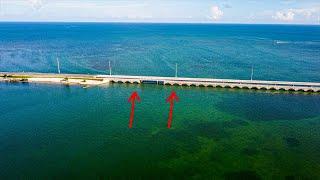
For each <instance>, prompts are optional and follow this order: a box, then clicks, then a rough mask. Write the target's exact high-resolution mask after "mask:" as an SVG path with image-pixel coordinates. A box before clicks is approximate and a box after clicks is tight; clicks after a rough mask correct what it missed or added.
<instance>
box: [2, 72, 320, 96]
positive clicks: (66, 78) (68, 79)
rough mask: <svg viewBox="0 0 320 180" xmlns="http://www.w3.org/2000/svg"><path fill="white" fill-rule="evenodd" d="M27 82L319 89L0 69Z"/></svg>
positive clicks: (314, 87) (6, 77)
mask: <svg viewBox="0 0 320 180" xmlns="http://www.w3.org/2000/svg"><path fill="white" fill-rule="evenodd" d="M14 80H15V81H17V80H18V81H22V80H24V81H28V82H47V83H57V82H58V83H59V82H60V83H63V84H68V83H70V84H80V85H100V84H107V83H131V84H158V85H170V86H196V87H213V88H234V89H255V90H283V91H301V92H320V83H317V82H289V81H260V80H237V79H208V78H183V77H179V78H177V77H157V76H125V75H112V76H110V75H87V74H50V73H15V72H0V81H14Z"/></svg>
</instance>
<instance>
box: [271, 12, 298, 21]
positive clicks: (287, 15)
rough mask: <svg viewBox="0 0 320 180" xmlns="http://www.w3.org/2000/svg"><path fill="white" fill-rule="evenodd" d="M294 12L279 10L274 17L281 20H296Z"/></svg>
mask: <svg viewBox="0 0 320 180" xmlns="http://www.w3.org/2000/svg"><path fill="white" fill-rule="evenodd" d="M294 15H295V14H294V13H293V12H291V11H289V12H277V13H276V15H274V16H273V19H276V20H280V21H293V20H294Z"/></svg>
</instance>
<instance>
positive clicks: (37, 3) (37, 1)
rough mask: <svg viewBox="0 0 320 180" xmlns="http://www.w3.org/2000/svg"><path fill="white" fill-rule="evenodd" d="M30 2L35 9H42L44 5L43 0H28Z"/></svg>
mask: <svg viewBox="0 0 320 180" xmlns="http://www.w3.org/2000/svg"><path fill="white" fill-rule="evenodd" d="M28 2H29V4H30V5H31V6H32V7H33V8H34V9H40V8H41V7H42V6H43V1H42V0H28Z"/></svg>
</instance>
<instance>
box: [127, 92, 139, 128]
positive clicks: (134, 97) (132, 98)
mask: <svg viewBox="0 0 320 180" xmlns="http://www.w3.org/2000/svg"><path fill="white" fill-rule="evenodd" d="M136 101H138V102H140V97H139V95H138V93H137V92H136V91H135V92H133V93H132V94H131V96H130V97H129V99H128V102H130V103H131V113H130V120H129V128H132V124H133V118H134V107H135V102H136Z"/></svg>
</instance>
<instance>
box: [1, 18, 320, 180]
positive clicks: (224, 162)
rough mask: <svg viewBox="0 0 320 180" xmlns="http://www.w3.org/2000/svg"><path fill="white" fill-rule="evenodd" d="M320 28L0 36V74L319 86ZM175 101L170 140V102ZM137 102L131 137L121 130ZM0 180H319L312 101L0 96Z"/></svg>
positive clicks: (11, 30)
mask: <svg viewBox="0 0 320 180" xmlns="http://www.w3.org/2000/svg"><path fill="white" fill-rule="evenodd" d="M319 35H320V27H319V26H275V25H183V24H181V25H168V24H30V23H29V24H16V23H6V24H4V23H2V24H0V37H1V38H0V42H1V43H0V52H1V56H0V57H1V58H0V71H37V72H55V71H56V64H55V59H56V57H59V58H60V62H61V64H62V70H63V72H65V73H104V72H105V70H106V69H107V67H108V61H109V60H110V61H111V62H112V64H113V70H114V73H116V74H130V75H138V74H143V75H161V76H172V75H174V68H175V63H178V64H179V75H181V76H188V77H217V78H240V79H248V77H250V73H251V66H252V65H253V66H254V67H255V75H254V77H255V78H256V79H268V80H294V81H318V82H319V80H320V72H319V67H320V66H319V65H320V61H319V54H320V53H319V52H320V38H319V37H320V36H319ZM172 90H175V91H176V92H177V94H178V96H179V97H180V101H179V102H178V103H176V104H175V109H174V115H173V128H172V129H170V130H168V129H167V128H166V123H167V117H168V110H169V105H168V104H167V103H166V102H165V99H166V97H167V96H168V95H169V94H170V92H171V91H172ZM132 91H137V92H138V93H139V94H140V97H141V103H138V104H137V105H136V114H135V122H134V128H133V129H130V130H129V129H128V128H127V126H128V120H129V113H130V104H129V103H128V102H127V99H128V97H129V96H130V94H131V92H132ZM0 92H1V93H0V177H1V179H26V178H31V179H35V178H38V179H48V178H49V179H61V178H63V179H75V178H77V179H81V178H83V179H89V178H90V179H103V178H104V179H108V178H113V179H116V178H117V179H118V178H120V179H121V178H122V179H129V178H130V179H163V178H166V179H173V178H184V179H186V178H188V179H209V178H212V177H215V178H216V179H239V178H246V179H285V178H288V179H290V178H293V179H319V178H320V175H319V172H320V163H319V162H320V153H319V152H320V131H319V128H320V103H319V102H320V96H319V95H318V94H304V93H294V94H292V93H279V92H271V91H248V90H244V91H242V90H223V89H213V88H194V87H171V86H155V85H125V84H111V85H108V86H107V85H106V86H102V87H91V88H88V89H83V88H81V87H78V86H70V87H65V86H61V85H45V84H7V83H1V84H0Z"/></svg>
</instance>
